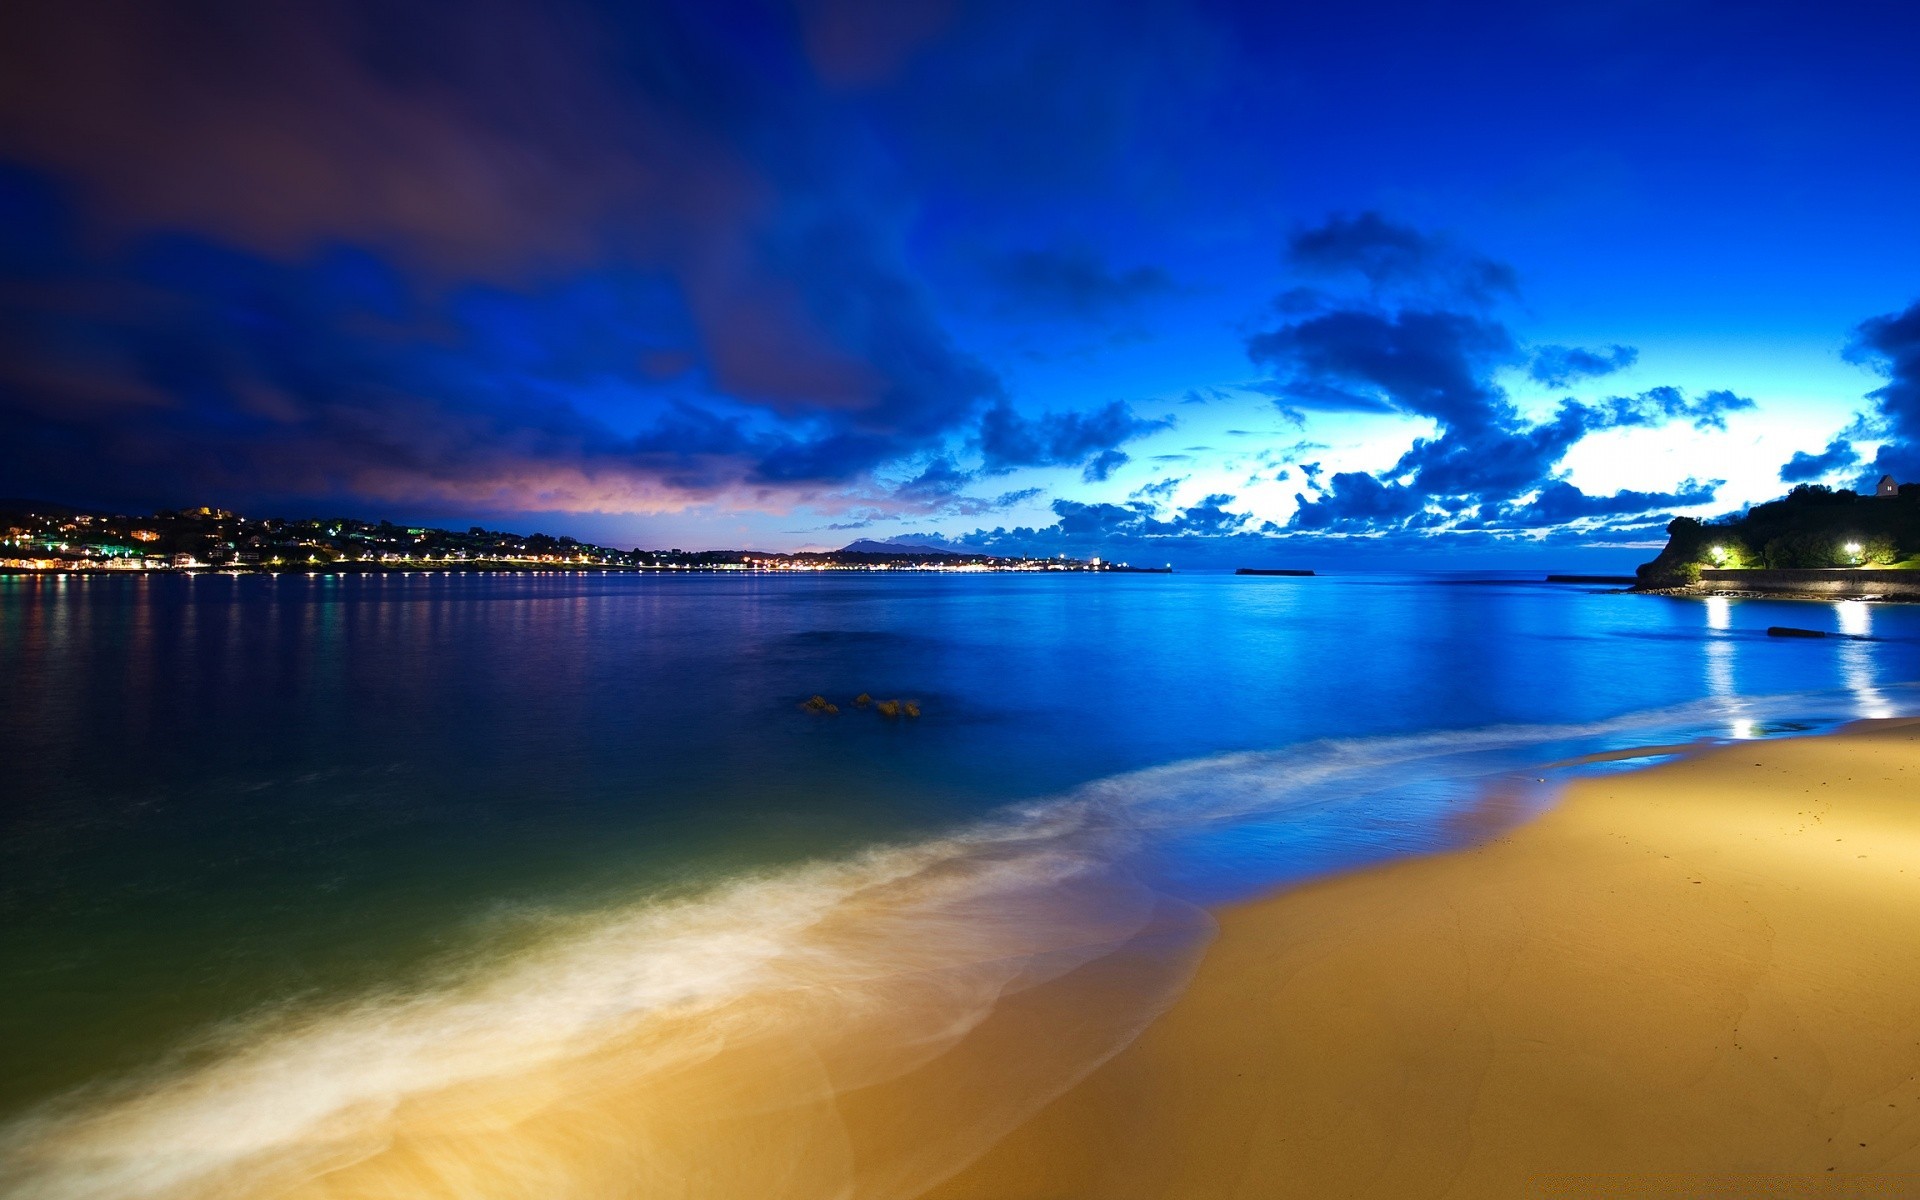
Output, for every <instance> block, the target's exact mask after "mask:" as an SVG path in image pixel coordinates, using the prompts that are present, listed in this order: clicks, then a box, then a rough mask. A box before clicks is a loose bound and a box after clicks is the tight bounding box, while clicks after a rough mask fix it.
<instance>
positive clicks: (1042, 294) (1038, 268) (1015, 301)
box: [990, 247, 1173, 319]
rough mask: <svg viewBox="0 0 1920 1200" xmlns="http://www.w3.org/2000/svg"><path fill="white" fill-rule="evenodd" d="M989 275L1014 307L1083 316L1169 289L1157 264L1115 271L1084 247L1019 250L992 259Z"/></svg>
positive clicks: (1098, 314) (1097, 314)
mask: <svg viewBox="0 0 1920 1200" xmlns="http://www.w3.org/2000/svg"><path fill="white" fill-rule="evenodd" d="M990 274H991V275H992V278H993V280H994V282H995V284H997V285H998V286H999V288H1000V289H1001V292H1002V294H1003V295H1004V296H1005V297H1006V299H1007V300H1008V301H1009V302H1010V303H1011V304H1012V305H1013V306H1014V307H1016V308H1018V309H1021V310H1023V311H1027V312H1038V313H1045V314H1053V315H1062V316H1072V317H1080V318H1088V319H1090V318H1096V317H1101V316H1106V315H1108V314H1109V313H1112V312H1115V311H1117V310H1119V309H1122V308H1125V307H1127V306H1129V305H1132V304H1134V303H1135V302H1137V301H1140V300H1143V299H1146V298H1148V297H1151V296H1156V295H1161V294H1164V293H1166V292H1170V291H1172V290H1173V280H1172V278H1171V277H1170V276H1169V275H1168V274H1167V273H1166V272H1165V271H1163V270H1161V269H1160V268H1159V267H1154V266H1140V267H1132V268H1129V269H1127V270H1124V271H1116V270H1114V269H1113V268H1112V267H1111V266H1109V265H1108V263H1107V261H1106V259H1105V258H1104V257H1102V256H1101V255H1100V254H1098V253H1096V252H1095V251H1093V250H1090V249H1087V248H1085V247H1074V248H1071V249H1061V250H1026V251H1021V252H1019V253H1016V254H1011V255H1007V256H1006V257H1004V258H999V259H996V260H994V262H993V264H992V267H991V271H990Z"/></svg>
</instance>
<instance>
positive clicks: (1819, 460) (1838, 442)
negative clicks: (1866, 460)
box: [1780, 437, 1860, 483]
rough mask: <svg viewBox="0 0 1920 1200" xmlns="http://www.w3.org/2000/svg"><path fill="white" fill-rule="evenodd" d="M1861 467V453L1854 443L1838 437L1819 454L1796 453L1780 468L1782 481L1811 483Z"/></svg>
mask: <svg viewBox="0 0 1920 1200" xmlns="http://www.w3.org/2000/svg"><path fill="white" fill-rule="evenodd" d="M1859 465H1860V452H1859V451H1858V450H1855V449H1854V448H1853V443H1852V442H1850V441H1848V440H1847V439H1846V438H1844V437H1837V438H1835V439H1833V440H1832V441H1830V442H1828V443H1827V448H1826V449H1825V450H1822V451H1821V452H1820V453H1818V454H1808V453H1807V452H1806V451H1805V450H1796V451H1794V452H1793V457H1792V458H1790V459H1788V460H1787V461H1786V463H1785V464H1784V465H1783V466H1782V467H1781V468H1780V481H1781V482H1782V483H1811V482H1813V481H1814V480H1816V479H1824V478H1826V477H1827V476H1829V475H1832V474H1834V473H1835V472H1837V471H1844V470H1846V469H1847V468H1849V467H1857V466H1859Z"/></svg>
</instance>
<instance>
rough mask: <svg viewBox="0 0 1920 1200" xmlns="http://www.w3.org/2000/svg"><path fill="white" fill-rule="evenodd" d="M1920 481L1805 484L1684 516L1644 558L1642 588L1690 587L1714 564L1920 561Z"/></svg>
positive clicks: (1774, 566)
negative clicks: (1877, 490)
mask: <svg viewBox="0 0 1920 1200" xmlns="http://www.w3.org/2000/svg"><path fill="white" fill-rule="evenodd" d="M1916 556H1920V485H1916V484H1907V485H1905V486H1903V487H1901V488H1900V490H1899V494H1898V495H1893V496H1873V495H1865V496H1863V495H1860V494H1859V493H1857V492H1854V491H1853V490H1851V489H1849V488H1841V489H1838V490H1835V489H1832V488H1827V487H1822V486H1820V485H1818V484H1801V485H1800V486H1799V487H1796V488H1794V489H1793V490H1792V491H1791V492H1788V493H1787V494H1786V495H1785V496H1783V497H1781V498H1780V499H1778V500H1773V501H1769V502H1768V503H1766V504H1756V505H1754V506H1753V507H1751V508H1749V509H1747V511H1746V512H1744V513H1742V514H1740V515H1738V516H1733V517H1724V518H1721V519H1720V520H1717V521H1697V520H1695V519H1694V518H1692V517H1676V518H1675V519H1674V520H1673V521H1672V523H1670V524H1669V525H1668V526H1667V544H1666V547H1665V548H1664V549H1662V550H1661V551H1660V554H1659V556H1658V557H1656V558H1655V559H1654V560H1653V561H1652V562H1649V563H1644V564H1642V565H1641V567H1640V569H1639V572H1638V575H1639V581H1640V582H1639V586H1640V587H1642V588H1648V589H1655V588H1679V587H1689V586H1691V585H1693V584H1696V583H1699V582H1700V573H1701V572H1702V571H1704V570H1707V569H1710V568H1722V569H1730V570H1753V569H1762V568H1764V569H1768V570H1776V571H1778V570H1807V569H1812V568H1821V567H1907V566H1920V559H1917V558H1916Z"/></svg>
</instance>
